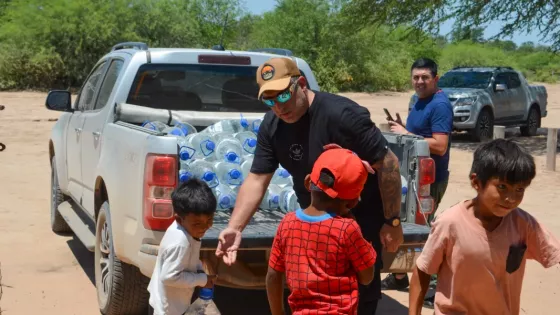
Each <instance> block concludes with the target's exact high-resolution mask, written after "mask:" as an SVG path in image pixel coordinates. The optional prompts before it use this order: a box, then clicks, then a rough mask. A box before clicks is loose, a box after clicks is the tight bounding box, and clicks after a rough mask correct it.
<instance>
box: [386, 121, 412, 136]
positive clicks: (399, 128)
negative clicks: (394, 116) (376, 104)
mask: <svg viewBox="0 0 560 315" xmlns="http://www.w3.org/2000/svg"><path fill="white" fill-rule="evenodd" d="M389 126H390V127H391V132H393V133H400V134H403V135H406V134H407V133H409V132H408V130H406V128H404V127H403V125H402V124H399V123H398V122H395V121H389Z"/></svg>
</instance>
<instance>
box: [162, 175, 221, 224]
mask: <svg viewBox="0 0 560 315" xmlns="http://www.w3.org/2000/svg"><path fill="white" fill-rule="evenodd" d="M171 202H172V203H173V211H175V213H176V214H177V215H179V216H181V217H182V216H185V215H187V214H189V213H193V214H208V215H210V214H213V213H215V212H216V203H217V202H216V197H215V196H214V194H213V193H212V189H210V187H208V185H207V184H206V183H205V182H203V181H201V180H200V179H198V178H191V179H189V180H187V181H186V182H184V183H181V185H180V186H179V187H177V188H176V189H175V191H173V193H172V194H171Z"/></svg>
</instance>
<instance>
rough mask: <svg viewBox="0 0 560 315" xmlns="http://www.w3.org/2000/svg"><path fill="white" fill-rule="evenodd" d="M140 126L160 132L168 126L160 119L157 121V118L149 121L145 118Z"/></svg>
mask: <svg viewBox="0 0 560 315" xmlns="http://www.w3.org/2000/svg"><path fill="white" fill-rule="evenodd" d="M142 127H144V128H148V129H151V130H155V131H160V132H161V131H163V130H164V129H165V128H168V127H169V126H168V125H166V124H164V123H162V122H161V121H157V120H154V121H149V120H146V121H145V122H144V123H143V124H142Z"/></svg>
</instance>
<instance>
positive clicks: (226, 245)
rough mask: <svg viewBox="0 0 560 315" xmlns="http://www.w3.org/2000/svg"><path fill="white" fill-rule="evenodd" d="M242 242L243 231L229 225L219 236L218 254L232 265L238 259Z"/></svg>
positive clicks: (226, 262)
mask: <svg viewBox="0 0 560 315" xmlns="http://www.w3.org/2000/svg"><path fill="white" fill-rule="evenodd" d="M239 244H241V232H240V231H238V230H236V229H234V228H231V227H227V228H226V229H225V230H223V231H222V232H220V236H219V237H218V248H216V256H218V257H223V259H224V263H225V264H226V265H228V266H231V265H233V264H234V263H235V260H236V259H237V250H238V249H239Z"/></svg>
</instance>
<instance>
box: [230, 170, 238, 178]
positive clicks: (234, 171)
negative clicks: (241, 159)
mask: <svg viewBox="0 0 560 315" xmlns="http://www.w3.org/2000/svg"><path fill="white" fill-rule="evenodd" d="M229 176H230V177H231V178H232V179H238V178H239V177H241V172H240V171H238V170H236V169H233V170H231V171H229Z"/></svg>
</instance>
